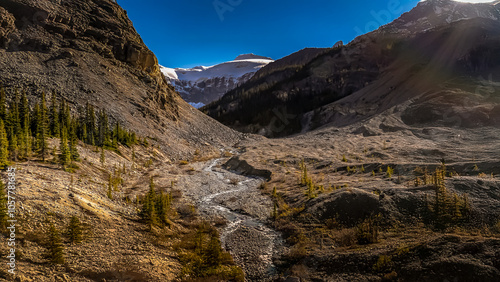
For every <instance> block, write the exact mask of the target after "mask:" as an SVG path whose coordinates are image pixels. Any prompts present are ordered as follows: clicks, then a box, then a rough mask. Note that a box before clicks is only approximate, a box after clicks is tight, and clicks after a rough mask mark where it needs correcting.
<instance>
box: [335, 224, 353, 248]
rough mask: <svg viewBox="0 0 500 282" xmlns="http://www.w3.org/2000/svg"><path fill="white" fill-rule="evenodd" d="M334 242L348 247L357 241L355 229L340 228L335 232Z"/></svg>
mask: <svg viewBox="0 0 500 282" xmlns="http://www.w3.org/2000/svg"><path fill="white" fill-rule="evenodd" d="M334 237H335V243H337V245H338V246H340V247H349V246H352V245H355V244H356V242H357V237H356V229H354V228H349V229H342V230H339V231H338V232H337V233H336V234H335V236H334Z"/></svg>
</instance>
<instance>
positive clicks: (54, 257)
mask: <svg viewBox="0 0 500 282" xmlns="http://www.w3.org/2000/svg"><path fill="white" fill-rule="evenodd" d="M47 233H48V234H47V237H48V240H47V250H48V253H47V257H48V258H49V259H50V261H51V262H52V263H56V264H63V263H64V246H63V243H62V240H61V236H60V234H59V231H58V230H57V229H56V227H55V226H54V224H53V223H52V222H51V223H50V226H49V230H48V232H47Z"/></svg>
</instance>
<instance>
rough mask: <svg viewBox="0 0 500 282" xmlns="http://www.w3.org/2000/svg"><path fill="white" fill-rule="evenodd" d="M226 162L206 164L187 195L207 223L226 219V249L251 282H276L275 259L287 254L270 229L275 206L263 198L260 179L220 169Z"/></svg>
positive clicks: (223, 231)
mask: <svg viewBox="0 0 500 282" xmlns="http://www.w3.org/2000/svg"><path fill="white" fill-rule="evenodd" d="M221 162H222V159H216V160H212V161H210V162H208V163H206V164H205V165H204V166H203V167H202V169H201V173H199V174H194V175H191V176H189V177H187V178H186V179H185V180H184V181H185V182H186V183H184V185H183V186H184V187H185V195H186V196H188V197H189V198H190V199H192V200H193V201H194V202H195V204H196V205H197V207H198V210H199V211H200V213H201V215H202V216H203V217H204V218H206V219H207V220H214V219H219V220H220V219H224V220H225V221H226V224H225V225H224V226H223V227H221V228H219V231H220V239H221V243H222V246H223V247H224V248H225V249H226V250H227V251H229V252H230V253H231V255H232V256H233V258H234V259H235V261H236V262H237V263H238V264H239V265H240V266H241V267H242V268H243V269H244V271H245V274H246V278H247V280H248V281H273V280H274V278H276V275H277V271H276V267H275V265H274V264H273V258H274V257H275V256H278V255H280V254H282V253H283V249H284V244H283V240H282V238H281V235H280V233H279V232H277V231H275V230H273V229H272V228H270V227H268V226H267V225H266V221H267V219H268V218H269V216H270V214H271V211H272V207H273V203H272V201H271V199H269V197H267V196H265V195H262V194H261V192H260V191H259V188H258V187H259V186H260V184H261V183H262V181H263V180H262V179H260V178H252V177H246V176H241V175H237V174H235V173H232V172H230V171H227V170H224V169H221V168H218V167H217V165H218V164H220V163H221Z"/></svg>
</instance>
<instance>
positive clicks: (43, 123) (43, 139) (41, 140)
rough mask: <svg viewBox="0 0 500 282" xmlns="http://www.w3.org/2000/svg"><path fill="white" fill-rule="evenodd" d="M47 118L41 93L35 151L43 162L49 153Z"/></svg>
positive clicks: (43, 96) (43, 97)
mask: <svg viewBox="0 0 500 282" xmlns="http://www.w3.org/2000/svg"><path fill="white" fill-rule="evenodd" d="M47 125H48V117H47V106H46V100H45V93H43V92H42V101H41V105H40V107H39V111H38V116H37V126H36V127H37V135H36V139H37V149H38V153H39V155H40V157H42V161H45V159H46V158H47V155H48V153H49V148H48V144H47V138H48V126H47Z"/></svg>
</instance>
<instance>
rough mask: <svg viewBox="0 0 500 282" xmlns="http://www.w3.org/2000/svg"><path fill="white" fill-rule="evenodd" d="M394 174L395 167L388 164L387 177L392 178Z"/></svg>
mask: <svg viewBox="0 0 500 282" xmlns="http://www.w3.org/2000/svg"><path fill="white" fill-rule="evenodd" d="M393 174H394V169H393V168H392V167H390V166H388V167H387V172H386V175H387V178H392V175H393Z"/></svg>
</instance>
